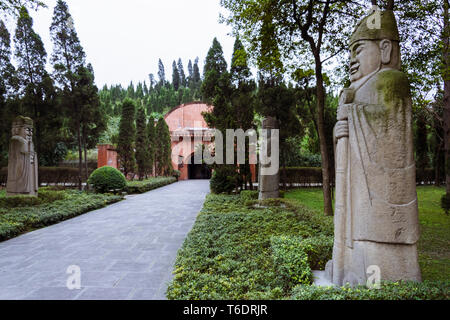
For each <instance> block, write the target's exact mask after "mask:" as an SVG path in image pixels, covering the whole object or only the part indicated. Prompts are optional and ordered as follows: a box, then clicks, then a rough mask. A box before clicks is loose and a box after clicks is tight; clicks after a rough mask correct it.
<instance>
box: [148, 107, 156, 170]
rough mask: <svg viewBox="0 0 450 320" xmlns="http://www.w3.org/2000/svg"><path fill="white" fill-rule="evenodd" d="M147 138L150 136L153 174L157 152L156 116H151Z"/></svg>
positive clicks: (150, 158)
mask: <svg viewBox="0 0 450 320" xmlns="http://www.w3.org/2000/svg"><path fill="white" fill-rule="evenodd" d="M147 138H148V145H147V148H148V153H149V164H150V166H149V169H150V170H149V174H150V175H153V174H154V172H155V168H154V167H155V153H156V143H157V136H156V128H155V118H153V117H152V116H150V118H149V119H148V124H147Z"/></svg>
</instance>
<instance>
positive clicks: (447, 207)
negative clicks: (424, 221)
mask: <svg viewBox="0 0 450 320" xmlns="http://www.w3.org/2000/svg"><path fill="white" fill-rule="evenodd" d="M441 208H442V209H444V212H445V214H447V215H448V214H449V212H450V193H446V194H444V195H443V196H442V198H441Z"/></svg>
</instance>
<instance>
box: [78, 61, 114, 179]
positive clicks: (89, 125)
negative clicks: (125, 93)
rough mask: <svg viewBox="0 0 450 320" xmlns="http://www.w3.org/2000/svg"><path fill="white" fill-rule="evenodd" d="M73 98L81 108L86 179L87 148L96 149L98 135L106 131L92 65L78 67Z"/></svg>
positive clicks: (87, 172)
mask: <svg viewBox="0 0 450 320" xmlns="http://www.w3.org/2000/svg"><path fill="white" fill-rule="evenodd" d="M74 98H75V100H76V101H77V103H78V104H79V105H80V106H81V107H80V110H81V115H80V120H81V121H80V123H81V141H82V145H83V151H84V170H85V176H84V178H85V179H86V180H87V179H88V174H89V170H88V162H87V150H88V148H94V147H96V145H97V143H98V141H99V137H100V135H101V134H102V133H103V131H105V130H106V125H107V123H106V114H105V112H103V109H102V108H101V107H102V106H101V104H100V98H99V95H98V88H97V86H96V85H95V76H94V70H93V68H92V65H91V64H90V63H89V64H88V65H87V67H84V66H80V67H78V70H77V74H76V81H75V85H74Z"/></svg>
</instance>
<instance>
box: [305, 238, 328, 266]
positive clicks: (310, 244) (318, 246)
mask: <svg viewBox="0 0 450 320" xmlns="http://www.w3.org/2000/svg"><path fill="white" fill-rule="evenodd" d="M333 240H334V239H333V237H332V236H326V235H319V236H317V237H311V238H306V239H303V240H302V241H301V242H300V248H301V249H302V250H303V251H304V252H305V253H306V255H307V256H308V263H309V267H310V268H311V269H312V270H325V265H326V263H327V262H328V261H329V260H331V257H332V254H333Z"/></svg>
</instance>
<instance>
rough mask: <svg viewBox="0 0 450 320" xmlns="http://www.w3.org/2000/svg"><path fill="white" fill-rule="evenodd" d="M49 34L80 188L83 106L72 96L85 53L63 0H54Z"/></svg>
mask: <svg viewBox="0 0 450 320" xmlns="http://www.w3.org/2000/svg"><path fill="white" fill-rule="evenodd" d="M50 36H51V38H52V41H53V54H52V56H51V62H52V64H53V69H54V72H53V77H54V79H55V81H56V83H57V84H58V85H59V87H60V89H62V90H63V91H64V98H65V104H66V106H67V108H66V109H67V110H66V112H67V114H68V116H69V118H70V119H71V129H72V130H73V131H75V132H76V136H77V144H78V160H79V165H78V168H79V174H78V175H79V177H78V180H79V181H78V183H79V188H80V189H81V181H82V178H81V177H82V150H83V142H82V141H83V138H82V133H81V127H82V125H83V124H82V114H83V105H82V104H80V103H79V102H78V101H77V100H76V99H75V94H76V93H75V82H76V81H77V80H78V79H77V78H78V77H80V75H78V74H77V72H78V71H82V72H83V69H81V68H83V67H84V66H85V53H84V50H83V47H82V46H81V44H80V40H79V39H78V35H77V32H76V30H75V27H74V22H73V19H72V16H71V15H70V13H69V8H68V6H67V4H66V3H65V2H64V1H62V0H58V1H57V3H56V6H55V9H54V11H53V19H52V24H51V26H50ZM81 77H82V76H81Z"/></svg>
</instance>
